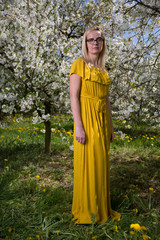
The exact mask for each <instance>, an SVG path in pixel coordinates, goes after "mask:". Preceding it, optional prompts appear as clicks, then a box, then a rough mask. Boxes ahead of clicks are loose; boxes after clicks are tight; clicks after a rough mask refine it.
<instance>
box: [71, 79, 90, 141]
mask: <svg viewBox="0 0 160 240" xmlns="http://www.w3.org/2000/svg"><path fill="white" fill-rule="evenodd" d="M80 90H81V77H80V76H79V75H77V74H72V75H71V76H70V99H71V108H72V113H73V118H74V123H75V127H76V140H77V141H78V142H79V143H82V144H84V143H85V138H86V137H85V131H84V128H83V124H82V119H81V110H80V101H79V94H80Z"/></svg>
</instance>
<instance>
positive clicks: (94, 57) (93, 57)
mask: <svg viewBox="0 0 160 240" xmlns="http://www.w3.org/2000/svg"><path fill="white" fill-rule="evenodd" d="M89 58H90V61H91V64H92V65H93V66H95V67H98V56H97V55H90V56H89Z"/></svg>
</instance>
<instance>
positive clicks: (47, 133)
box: [44, 120, 51, 153]
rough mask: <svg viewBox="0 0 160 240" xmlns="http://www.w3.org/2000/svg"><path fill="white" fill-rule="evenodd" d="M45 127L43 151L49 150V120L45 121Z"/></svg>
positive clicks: (48, 151)
mask: <svg viewBox="0 0 160 240" xmlns="http://www.w3.org/2000/svg"><path fill="white" fill-rule="evenodd" d="M44 124H45V128H46V133H45V153H50V152H51V121H50V120H49V121H47V122H45V123H44Z"/></svg>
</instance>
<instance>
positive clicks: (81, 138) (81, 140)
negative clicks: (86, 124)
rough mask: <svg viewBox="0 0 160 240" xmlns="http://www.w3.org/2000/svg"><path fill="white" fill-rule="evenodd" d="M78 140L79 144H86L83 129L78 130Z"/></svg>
mask: <svg viewBox="0 0 160 240" xmlns="http://www.w3.org/2000/svg"><path fill="white" fill-rule="evenodd" d="M76 140H77V141H78V142H79V143H82V144H85V140H86V134H85V131H84V129H83V128H76Z"/></svg>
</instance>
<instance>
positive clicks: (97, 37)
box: [86, 30, 103, 55]
mask: <svg viewBox="0 0 160 240" xmlns="http://www.w3.org/2000/svg"><path fill="white" fill-rule="evenodd" d="M86 41H87V49H88V54H92V55H97V54H99V53H100V52H101V51H102V49H103V38H102V37H101V33H100V31H98V30H93V31H91V32H90V33H88V35H87V39H86Z"/></svg>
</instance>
